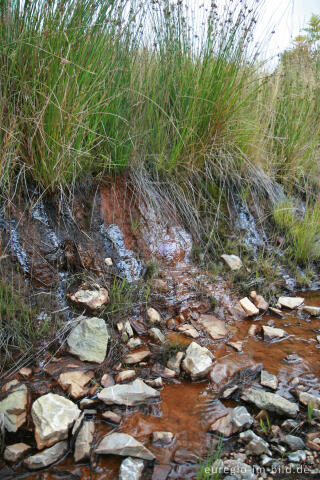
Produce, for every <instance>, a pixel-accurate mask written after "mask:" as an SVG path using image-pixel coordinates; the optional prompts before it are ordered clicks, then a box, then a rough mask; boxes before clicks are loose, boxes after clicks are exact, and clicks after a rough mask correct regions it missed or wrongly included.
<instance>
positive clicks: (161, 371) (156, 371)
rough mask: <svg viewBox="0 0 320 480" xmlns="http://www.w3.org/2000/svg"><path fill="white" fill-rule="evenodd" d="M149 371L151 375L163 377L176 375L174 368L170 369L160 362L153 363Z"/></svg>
mask: <svg viewBox="0 0 320 480" xmlns="http://www.w3.org/2000/svg"><path fill="white" fill-rule="evenodd" d="M151 372H152V374H153V375H157V376H159V377H164V378H174V377H175V376H176V372H175V371H174V370H170V368H167V367H164V366H163V365H161V364H160V363H155V364H154V365H153V367H152V369H151Z"/></svg>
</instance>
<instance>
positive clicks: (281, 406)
mask: <svg viewBox="0 0 320 480" xmlns="http://www.w3.org/2000/svg"><path fill="white" fill-rule="evenodd" d="M241 398H242V400H244V401H245V402H251V403H253V404H254V405H256V406H257V407H258V408H261V409H264V410H268V411H269V412H275V413H278V414H279V415H284V416H287V417H295V416H296V415H297V413H298V411H299V407H298V405H296V404H295V403H292V402H289V400H287V399H286V398H283V397H281V396H280V395H278V394H276V393H270V392H264V391H263V390H257V389H255V388H252V387H251V388H248V389H246V390H244V391H243V392H242V395H241Z"/></svg>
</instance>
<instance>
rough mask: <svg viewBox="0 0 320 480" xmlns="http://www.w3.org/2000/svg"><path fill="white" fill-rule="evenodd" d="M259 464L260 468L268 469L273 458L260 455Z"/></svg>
mask: <svg viewBox="0 0 320 480" xmlns="http://www.w3.org/2000/svg"><path fill="white" fill-rule="evenodd" d="M260 462H261V466H262V467H268V466H269V465H271V464H272V462H273V458H271V457H268V455H265V454H263V455H261V459H260Z"/></svg>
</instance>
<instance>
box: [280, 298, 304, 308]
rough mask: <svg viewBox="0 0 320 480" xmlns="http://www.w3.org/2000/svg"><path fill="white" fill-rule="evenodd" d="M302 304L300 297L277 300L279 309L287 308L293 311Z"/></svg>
mask: <svg viewBox="0 0 320 480" xmlns="http://www.w3.org/2000/svg"><path fill="white" fill-rule="evenodd" d="M303 302H304V298H302V297H280V298H279V300H278V303H279V305H281V307H285V308H289V309H290V310H294V309H296V308H298V307H300V305H302V304H303Z"/></svg>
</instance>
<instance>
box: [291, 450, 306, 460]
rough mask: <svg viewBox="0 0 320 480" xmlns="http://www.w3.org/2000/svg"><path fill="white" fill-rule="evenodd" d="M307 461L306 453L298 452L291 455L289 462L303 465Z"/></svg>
mask: <svg viewBox="0 0 320 480" xmlns="http://www.w3.org/2000/svg"><path fill="white" fill-rule="evenodd" d="M306 459H307V455H306V452H305V451H304V450H297V451H296V452H294V453H289V455H288V460H289V462H294V463H301V462H305V461H306Z"/></svg>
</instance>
